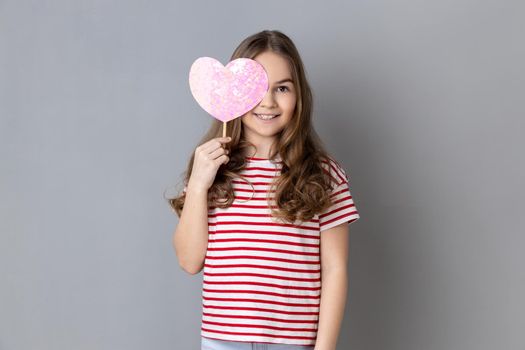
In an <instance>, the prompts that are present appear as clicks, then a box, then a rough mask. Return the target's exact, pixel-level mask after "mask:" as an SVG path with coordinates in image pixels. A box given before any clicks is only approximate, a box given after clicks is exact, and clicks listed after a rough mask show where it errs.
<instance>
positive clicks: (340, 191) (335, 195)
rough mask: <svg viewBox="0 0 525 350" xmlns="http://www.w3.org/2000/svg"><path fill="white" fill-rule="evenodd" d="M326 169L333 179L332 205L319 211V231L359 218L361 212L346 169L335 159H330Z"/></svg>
mask: <svg viewBox="0 0 525 350" xmlns="http://www.w3.org/2000/svg"><path fill="white" fill-rule="evenodd" d="M325 164H326V167H325V168H326V169H327V171H328V172H329V173H330V175H331V178H332V179H333V185H332V190H331V192H330V197H331V198H332V202H333V203H332V205H331V206H330V207H328V209H325V210H324V211H323V212H321V213H319V231H320V232H322V231H325V230H328V229H330V228H332V227H335V226H337V225H340V224H342V223H345V222H348V223H352V222H354V221H356V220H357V219H359V217H360V216H359V212H358V211H357V208H356V206H355V203H354V198H353V196H352V193H351V192H350V181H349V177H348V175H347V173H346V171H345V170H344V169H343V168H342V167H341V166H340V165H339V164H338V163H337V162H336V161H335V160H333V159H329V161H328V162H327V163H325Z"/></svg>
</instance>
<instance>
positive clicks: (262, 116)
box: [256, 114, 277, 120]
mask: <svg viewBox="0 0 525 350" xmlns="http://www.w3.org/2000/svg"><path fill="white" fill-rule="evenodd" d="M256 116H257V117H258V118H260V119H264V120H270V119H273V118H275V117H277V115H274V114H256Z"/></svg>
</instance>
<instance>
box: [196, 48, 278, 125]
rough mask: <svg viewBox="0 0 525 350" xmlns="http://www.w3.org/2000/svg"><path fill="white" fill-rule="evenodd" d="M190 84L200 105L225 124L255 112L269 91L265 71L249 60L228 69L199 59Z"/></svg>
mask: <svg viewBox="0 0 525 350" xmlns="http://www.w3.org/2000/svg"><path fill="white" fill-rule="evenodd" d="M189 81H190V89H191V93H192V94H193V97H194V98H195V100H197V102H198V103H199V105H200V106H201V107H202V108H203V109H204V110H205V111H206V112H208V113H209V114H211V115H212V116H213V117H215V118H216V119H219V120H221V121H223V122H227V121H230V120H232V119H235V118H237V117H240V116H242V115H243V114H245V113H246V112H248V111H250V110H252V109H253V108H254V107H255V106H257V104H259V102H261V100H262V99H263V97H264V95H265V94H266V91H268V76H267V74H266V71H265V70H264V67H263V66H262V65H261V64H260V63H259V62H257V61H255V60H252V59H250V58H237V59H235V60H233V61H230V62H229V63H228V64H227V65H226V67H225V66H223V65H222V63H220V62H219V61H217V60H216V59H214V58H211V57H199V58H198V59H196V60H195V62H193V64H192V66H191V69H190V78H189Z"/></svg>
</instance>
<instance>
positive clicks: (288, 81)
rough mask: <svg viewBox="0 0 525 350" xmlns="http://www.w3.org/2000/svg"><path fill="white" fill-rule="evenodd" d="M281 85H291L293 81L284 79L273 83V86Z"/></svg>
mask: <svg viewBox="0 0 525 350" xmlns="http://www.w3.org/2000/svg"><path fill="white" fill-rule="evenodd" d="M283 83H292V84H293V80H292V79H290V78H286V79H283V80H279V81H276V82H275V84H283Z"/></svg>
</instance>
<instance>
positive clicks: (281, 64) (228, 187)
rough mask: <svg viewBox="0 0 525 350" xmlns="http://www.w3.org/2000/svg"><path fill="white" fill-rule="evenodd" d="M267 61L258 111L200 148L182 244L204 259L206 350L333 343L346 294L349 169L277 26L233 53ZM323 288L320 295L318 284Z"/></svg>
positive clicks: (180, 202) (193, 265)
mask: <svg viewBox="0 0 525 350" xmlns="http://www.w3.org/2000/svg"><path fill="white" fill-rule="evenodd" d="M239 57H248V58H252V59H254V60H256V61H257V62H259V63H260V64H261V65H262V66H263V67H264V68H265V70H266V73H267V74H268V79H269V89H268V91H267V93H266V95H265V97H264V98H263V100H262V101H261V102H260V103H259V104H258V105H257V106H255V107H254V108H253V109H252V110H251V111H249V112H248V113H246V114H245V115H243V116H241V117H240V118H236V119H234V120H232V121H230V122H228V125H227V126H228V129H227V135H231V137H227V138H223V137H220V135H221V132H222V122H220V121H218V120H215V119H214V120H213V124H212V126H211V128H210V130H209V132H208V133H207V135H206V136H205V137H204V139H203V140H201V143H200V145H199V146H198V147H197V148H196V149H195V152H194V154H193V155H192V157H191V159H190V162H189V164H188V168H187V171H186V177H185V187H184V190H183V193H182V194H181V195H180V196H179V197H177V198H172V199H170V205H171V206H172V208H173V209H174V211H175V212H176V213H177V215H178V216H179V218H180V219H179V223H178V225H177V228H176V230H175V233H174V235H173V244H174V248H175V251H176V254H177V257H178V261H179V264H180V266H181V267H182V268H183V269H184V270H185V271H187V272H188V273H190V274H196V273H198V272H200V271H201V270H202V269H203V268H204V272H203V288H202V324H201V341H202V349H207V350H210V349H214V350H228V349H245V350H248V349H281V350H284V349H314V346H315V350H335V349H336V343H337V338H338V335H339V330H340V325H341V322H342V318H343V314H344V308H345V301H346V296H347V261H348V232H349V229H348V223H351V222H353V221H355V220H357V219H358V218H359V213H358V211H357V209H356V207H355V205H354V201H353V199H352V195H351V194H350V189H349V178H348V176H347V174H346V172H345V170H344V169H343V168H342V167H341V166H340V164H339V163H338V162H337V161H335V160H334V159H333V158H332V157H331V156H330V155H329V154H328V153H327V152H326V151H325V150H324V148H323V145H322V142H321V141H320V140H319V138H318V136H317V134H316V132H315V131H314V129H313V127H312V120H311V118H312V93H311V90H310V87H309V85H308V82H307V80H306V76H305V71H304V67H303V63H302V61H301V58H300V56H299V53H298V51H297V49H296V47H295V45H294V44H293V42H292V41H291V40H290V38H289V37H287V36H286V35H284V34H283V33H281V32H279V31H267V30H265V31H262V32H260V33H257V34H254V35H252V36H250V37H248V38H246V39H245V40H244V41H242V42H241V44H240V45H239V46H238V47H237V49H236V50H235V52H234V53H233V55H232V57H231V60H234V59H236V58H239ZM321 290H322V293H321Z"/></svg>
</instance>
